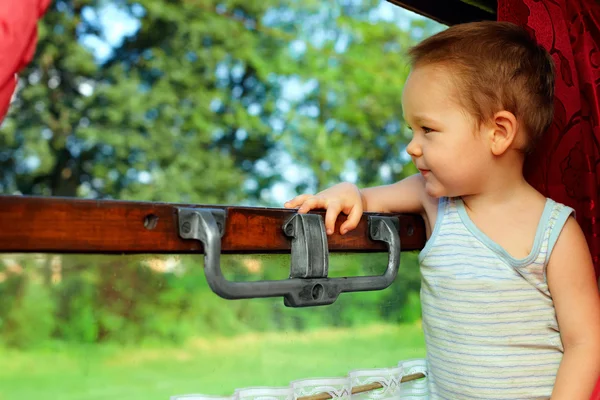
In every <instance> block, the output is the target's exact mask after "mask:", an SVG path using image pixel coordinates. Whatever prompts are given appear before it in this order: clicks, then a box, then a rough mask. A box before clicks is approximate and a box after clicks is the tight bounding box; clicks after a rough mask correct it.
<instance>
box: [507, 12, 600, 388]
mask: <svg viewBox="0 0 600 400" xmlns="http://www.w3.org/2000/svg"><path fill="white" fill-rule="evenodd" d="M498 19H499V20H500V21H510V22H513V23H516V24H518V25H520V26H524V27H525V28H526V29H527V30H529V32H530V33H531V34H532V35H533V36H534V37H535V38H536V40H537V41H538V42H539V43H541V44H542V45H543V46H544V47H545V48H546V49H547V50H548V51H549V52H550V54H551V55H552V58H553V59H554V62H555V64H556V89H555V99H554V122H553V124H552V126H551V127H550V129H549V131H548V132H547V133H546V135H545V136H544V138H543V140H542V141H541V143H540V146H539V147H538V149H537V151H536V152H535V153H534V154H533V155H532V156H531V157H529V159H528V160H527V162H526V166H525V176H526V178H527V179H528V181H529V182H530V183H531V184H532V185H533V186H535V187H536V188H537V189H538V190H539V191H540V192H542V193H543V194H545V195H546V196H548V197H550V198H552V199H554V200H556V201H559V202H561V203H564V204H567V205H569V206H571V207H573V208H574V209H575V211H576V213H577V220H578V222H579V224H580V225H581V227H582V229H583V231H584V233H585V235H586V237H587V240H588V244H589V246H590V250H591V252H592V257H593V260H594V266H595V268H596V276H599V275H600V2H598V0H499V1H498ZM592 400H600V380H599V381H598V385H596V390H595V392H594V394H593V395H592Z"/></svg>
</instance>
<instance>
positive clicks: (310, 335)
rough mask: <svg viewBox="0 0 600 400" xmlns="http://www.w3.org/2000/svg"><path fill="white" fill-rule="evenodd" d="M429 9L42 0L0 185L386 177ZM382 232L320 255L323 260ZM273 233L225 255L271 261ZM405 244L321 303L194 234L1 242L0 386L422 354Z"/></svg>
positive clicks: (262, 184) (73, 388) (289, 192)
mask: <svg viewBox="0 0 600 400" xmlns="http://www.w3.org/2000/svg"><path fill="white" fill-rule="evenodd" d="M444 28H445V26H443V25H440V24H438V23H436V22H434V21H431V20H427V19H425V18H424V17H421V16H418V15H416V14H413V13H411V12H409V11H406V10H403V9H401V8H399V7H396V6H393V5H391V4H389V3H387V2H385V1H382V0H377V1H375V0H335V1H333V0H327V1H323V0H318V1H317V0H303V1H300V0H260V1H259V0H243V1H242V0H223V1H217V0H138V1H129V0H64V1H63V0H55V1H54V2H53V4H52V5H51V8H50V9H49V11H48V13H47V14H46V15H45V17H44V18H43V20H42V21H41V23H40V31H39V34H40V37H39V43H38V49H37V53H36V56H35V59H34V61H33V62H32V63H31V65H30V66H29V67H28V68H27V69H26V70H25V71H24V72H23V73H22V74H21V75H20V82H19V85H18V89H17V93H16V95H15V96H14V99H13V102H12V105H11V111H10V114H9V116H8V117H7V119H6V120H5V121H4V122H3V124H2V125H1V126H0V193H2V194H14V195H20V194H23V195H42V196H67V197H80V198H94V199H124V200H140V201H166V202H178V203H199V204H229V205H252V206H267V207H281V206H282V204H283V202H284V201H285V200H287V199H289V198H291V197H293V196H295V195H296V194H299V193H304V192H315V191H318V190H321V189H323V188H325V187H327V186H329V185H331V184H334V183H337V182H339V181H342V180H345V181H351V182H354V183H356V184H358V185H359V186H368V185H377V184H384V183H391V182H394V181H396V180H399V179H401V178H403V177H404V176H407V175H410V174H412V173H414V172H415V170H414V168H413V166H412V165H411V164H410V159H409V158H408V157H407V155H406V152H405V147H406V144H407V143H408V137H409V136H408V135H409V133H408V131H407V130H406V128H405V126H404V123H403V120H402V107H401V92H402V87H403V84H404V81H405V79H406V76H407V74H408V66H407V62H406V56H405V52H406V50H407V49H408V48H409V47H410V46H411V45H413V44H415V43H417V42H418V41H420V40H421V39H423V38H425V37H427V36H430V35H432V34H434V33H436V32H438V31H440V30H442V29H444ZM386 260H387V255H386V254H377V255H375V256H374V255H364V254H363V255H361V254H358V255H350V254H348V255H346V254H344V255H335V256H332V260H331V271H332V275H333V276H349V275H364V274H371V273H380V272H382V271H383V270H384V269H385V266H386V263H387V261H386ZM289 262H290V260H289V255H277V256H261V255H238V256H236V255H232V256H226V257H224V260H223V263H224V268H225V270H226V271H227V275H228V277H229V278H230V279H238V280H254V279H266V278H268V279H283V278H285V277H287V275H288V273H289ZM418 292H419V272H418V267H417V263H416V254H414V253H403V258H402V265H401V271H400V274H399V277H398V279H397V280H396V282H395V283H394V285H393V286H392V287H391V288H389V289H387V290H384V291H380V292H372V293H362V294H344V295H342V296H341V297H340V298H339V299H338V301H337V302H336V303H335V304H334V305H332V306H327V307H318V308H313V309H302V310H296V309H288V308H285V307H284V306H283V301H282V300H281V299H263V300H244V301H226V300H223V299H220V298H219V297H217V296H216V295H214V294H213V293H212V292H211V291H210V289H209V288H208V286H207V284H206V280H205V279H204V276H203V271H202V257H201V256H193V255H192V256H166V255H165V256H135V257H134V256H102V255H60V254H37V255H25V254H2V255H0V299H2V300H1V301H0V399H2V400H3V399H14V398H19V399H36V400H45V399H48V400H50V399H61V400H62V399H65V400H67V399H73V400H75V399H77V400H79V399H89V400H92V399H97V400H99V399H107V400H108V399H116V398H123V399H128V400H137V399H140V400H141V399H165V398H168V396H169V395H173V394H181V393H192V392H196V393H198V392H200V393H206V394H229V393H231V392H232V391H233V389H235V388H238V387H244V386H264V385H287V383H288V382H289V381H290V380H293V379H299V378H305V377H315V376H335V375H345V374H346V373H347V372H348V371H349V370H351V369H358V368H373V367H385V366H393V365H395V364H396V363H397V362H398V361H399V360H400V359H403V358H414V357H422V356H423V355H424V352H425V351H424V342H423V338H422V333H421V329H420V308H419V300H418Z"/></svg>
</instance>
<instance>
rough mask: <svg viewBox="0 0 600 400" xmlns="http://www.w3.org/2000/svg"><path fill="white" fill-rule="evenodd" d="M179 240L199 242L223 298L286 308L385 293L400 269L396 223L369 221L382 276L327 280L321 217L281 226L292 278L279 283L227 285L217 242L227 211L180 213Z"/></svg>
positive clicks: (208, 276)
mask: <svg viewBox="0 0 600 400" xmlns="http://www.w3.org/2000/svg"><path fill="white" fill-rule="evenodd" d="M178 216H179V235H180V236H181V237H182V238H184V239H195V240H200V241H202V243H203V245H204V272H205V275H206V280H207V282H208V284H209V286H210V288H211V289H212V290H213V291H214V292H215V293H216V294H218V295H219V296H221V297H223V298H226V299H248V298H262V297H279V296H283V298H284V304H285V305H286V306H288V307H307V306H317V305H327V304H332V303H333V302H335V300H336V299H337V298H338V296H339V294H340V293H343V292H358V291H371V290H381V289H385V288H386V287H388V286H389V285H391V284H392V282H393V281H394V279H395V278H396V275H397V274H398V266H399V265H400V250H401V249H400V237H399V235H398V218H396V217H383V216H370V217H369V235H370V237H371V239H373V240H377V241H383V242H385V243H386V244H387V247H388V254H389V256H388V266H387V269H386V271H385V273H383V274H382V275H375V276H358V277H344V278H328V277H327V274H328V267H329V250H328V247H327V235H326V234H325V225H324V223H323V218H322V216H321V215H318V214H294V215H293V216H292V217H291V218H290V219H288V220H287V221H286V223H285V224H284V225H283V231H284V233H285V234H286V236H288V237H291V238H292V261H291V267H290V278H289V279H284V280H277V281H258V282H231V281H229V280H227V279H225V277H224V276H223V273H222V271H221V265H220V255H221V239H220V238H221V237H222V236H223V233H224V226H225V218H226V212H225V211H224V210H221V209H207V208H179V209H178Z"/></svg>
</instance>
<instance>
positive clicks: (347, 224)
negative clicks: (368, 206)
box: [340, 204, 363, 235]
mask: <svg viewBox="0 0 600 400" xmlns="http://www.w3.org/2000/svg"><path fill="white" fill-rule="evenodd" d="M362 214H363V210H362V206H361V205H359V204H356V205H355V206H354V207H352V209H351V210H350V213H349V214H348V218H347V219H346V221H344V223H343V224H342V226H340V233H341V234H342V235H344V234H346V232H348V231H351V230H352V229H354V228H356V227H357V226H358V223H359V222H360V217H362Z"/></svg>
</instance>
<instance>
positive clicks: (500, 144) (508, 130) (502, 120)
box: [490, 111, 518, 156]
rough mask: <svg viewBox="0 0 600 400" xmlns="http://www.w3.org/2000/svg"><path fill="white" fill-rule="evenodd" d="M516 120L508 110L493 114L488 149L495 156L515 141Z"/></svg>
mask: <svg viewBox="0 0 600 400" xmlns="http://www.w3.org/2000/svg"><path fill="white" fill-rule="evenodd" d="M517 127H518V122H517V118H516V117H515V115H514V114H513V113H511V112H509V111H498V112H497V113H496V114H494V117H493V119H492V125H491V130H490V149H491V150H492V153H493V154H494V155H495V156H500V155H502V154H504V153H505V152H506V151H507V150H508V149H509V148H510V146H511V145H512V144H513V143H514V142H515V140H516V136H517Z"/></svg>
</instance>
